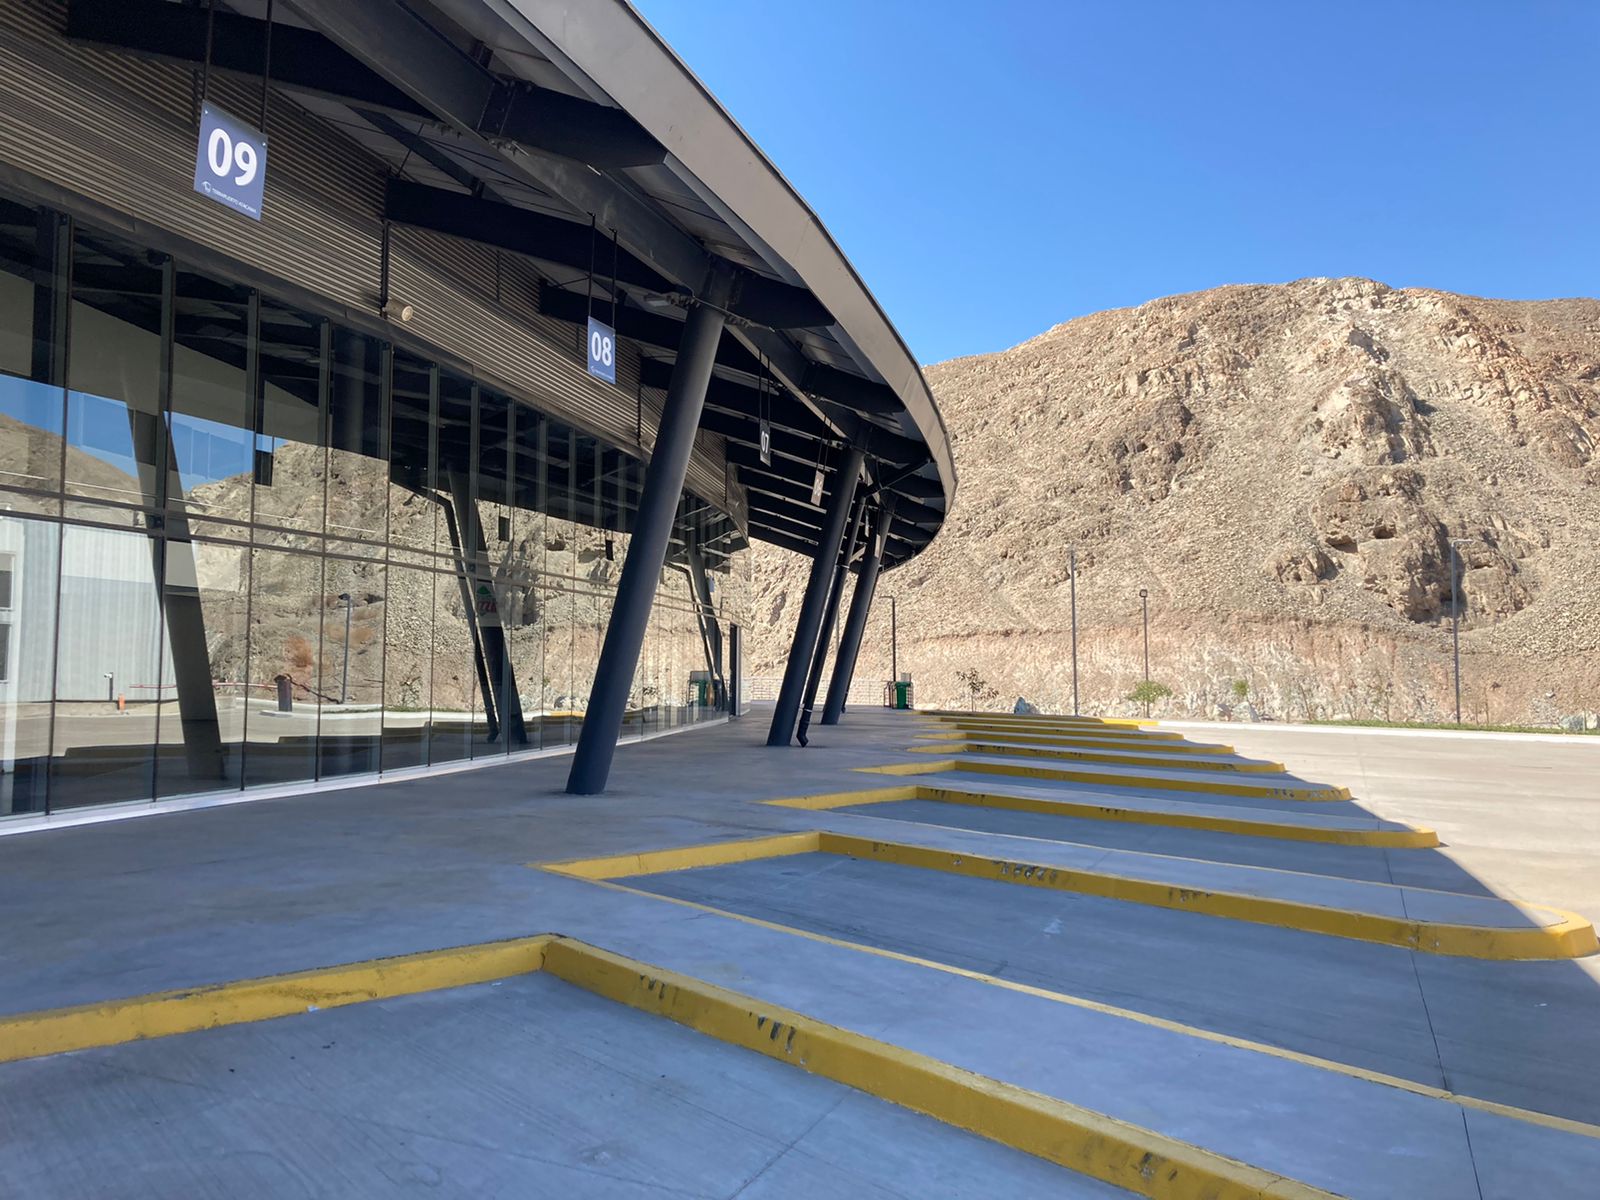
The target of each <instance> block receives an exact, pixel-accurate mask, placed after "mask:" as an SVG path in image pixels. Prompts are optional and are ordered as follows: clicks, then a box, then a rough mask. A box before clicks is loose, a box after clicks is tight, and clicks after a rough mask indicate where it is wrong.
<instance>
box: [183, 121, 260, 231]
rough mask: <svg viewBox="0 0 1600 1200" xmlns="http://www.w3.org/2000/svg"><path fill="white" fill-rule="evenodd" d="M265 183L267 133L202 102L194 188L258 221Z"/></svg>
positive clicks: (195, 158) (195, 159)
mask: <svg viewBox="0 0 1600 1200" xmlns="http://www.w3.org/2000/svg"><path fill="white" fill-rule="evenodd" d="M266 182H267V135H266V134H264V133H262V132H261V131H260V130H259V129H256V128H255V127H254V126H251V125H246V124H245V123H244V122H243V121H241V120H239V119H238V118H237V117H231V116H229V115H228V114H227V113H225V112H223V111H222V110H221V109H220V108H217V107H216V106H215V105H212V104H202V105H201V106H200V144H199V145H198V146H197V147H196V148H195V154H194V190H195V191H197V192H199V193H200V194H201V195H202V196H209V197H210V198H211V199H213V200H215V201H216V202H217V203H218V204H223V205H226V206H227V207H228V208H231V209H233V210H234V211H235V212H242V213H243V214H244V215H245V216H247V217H249V218H250V219H251V220H252V221H259V220H261V199H262V195H263V194H264V192H265V190H266Z"/></svg>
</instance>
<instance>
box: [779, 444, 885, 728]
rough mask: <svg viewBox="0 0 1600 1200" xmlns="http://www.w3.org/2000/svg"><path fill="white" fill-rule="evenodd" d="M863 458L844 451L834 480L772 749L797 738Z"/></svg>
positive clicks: (852, 449) (785, 673) (785, 675)
mask: <svg viewBox="0 0 1600 1200" xmlns="http://www.w3.org/2000/svg"><path fill="white" fill-rule="evenodd" d="M864 457H865V455H863V453H862V451H861V449H860V447H858V446H851V447H850V448H849V449H848V450H846V451H845V455H844V462H843V463H841V464H840V466H839V471H838V474H837V475H836V476H835V477H834V478H835V483H834V487H833V494H832V495H831V496H830V497H829V498H828V511H827V515H826V518H825V519H824V522H823V527H822V538H821V540H820V541H819V542H818V544H817V556H816V558H814V559H812V561H811V577H810V579H808V580H807V581H806V591H805V598H804V599H802V600H801V602H800V614H799V617H798V618H797V619H796V621H795V627H794V642H793V644H792V645H791V646H790V647H789V663H788V665H787V666H786V667H785V668H784V671H783V685H782V687H780V688H779V689H778V706H777V711H776V712H774V713H773V714H772V729H771V731H770V732H769V733H768V734H767V745H769V746H787V745H788V744H789V739H790V738H791V737H792V736H793V735H794V726H795V719H796V718H797V717H799V715H800V700H801V692H802V691H803V690H804V688H805V682H806V673H807V671H808V670H809V669H810V667H811V656H812V654H813V653H814V652H815V651H816V648H817V633H818V632H819V630H820V629H821V627H822V609H823V605H824V604H825V603H826V602H827V599H828V589H829V586H830V584H831V583H832V580H833V570H834V565H835V563H836V562H837V561H838V557H839V544H840V543H841V542H843V541H844V526H845V522H846V521H847V520H848V519H849V517H850V506H851V505H852V504H853V503H855V496H856V481H857V480H858V479H859V478H860V476H861V464H862V460H863V458H864Z"/></svg>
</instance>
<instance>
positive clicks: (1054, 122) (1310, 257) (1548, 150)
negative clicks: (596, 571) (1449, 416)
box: [634, 0, 1600, 362]
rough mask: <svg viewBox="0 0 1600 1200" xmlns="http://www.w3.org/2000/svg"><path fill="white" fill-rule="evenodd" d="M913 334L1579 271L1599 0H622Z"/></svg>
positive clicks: (1588, 193)
mask: <svg viewBox="0 0 1600 1200" xmlns="http://www.w3.org/2000/svg"><path fill="white" fill-rule="evenodd" d="M634 2H635V3H636V4H637V5H638V7H639V9H640V11H641V12H643V13H644V15H645V17H646V18H647V19H648V20H649V21H650V22H651V23H652V24H653V25H654V26H655V27H656V28H657V30H659V31H660V33H661V34H662V36H663V37H665V38H666V40H667V41H668V42H669V43H670V44H671V45H672V46H673V47H674V48H675V49H676V50H677V51H678V53H679V54H680V55H681V56H682V57H683V59H684V60H685V61H686V62H687V63H688V64H689V66H690V67H691V68H692V69H693V70H694V71H695V72H696V73H697V74H698V75H699V76H700V78H701V79H702V80H704V81H705V83H706V84H707V86H709V87H710V88H711V90H712V91H713V92H714V93H716V95H717V96H718V98H719V99H721V100H722V102H723V104H724V105H725V106H726V107H727V108H728V110H729V111H730V112H732V113H733V115H734V117H735V118H736V119H737V120H738V121H739V122H740V123H741V124H742V125H743V126H744V127H745V129H746V130H747V131H749V133H750V134H751V136H753V137H754V138H755V140H756V141H757V142H758V143H759V144H760V145H761V147H762V148H763V149H764V150H765V151H766V152H767V154H768V156H769V157H770V158H771V159H772V160H773V161H774V162H775V163H777V164H778V167H779V168H780V169H781V170H782V171H783V172H784V173H785V175H787V176H788V178H789V180H790V181H791V182H792V183H793V184H794V185H795V187H796V188H797V189H798V190H799V191H800V194H801V195H803V196H804V197H805V198H806V199H807V200H808V201H809V202H810V203H811V205H812V207H813V208H814V209H815V210H816V211H817V212H818V214H819V215H820V216H821V217H822V219H823V221H824V222H825V223H826V224H827V225H828V227H829V229H830V230H831V231H832V232H833V235H834V237H835V238H836V239H837V240H838V242H839V244H840V245H841V246H842V247H843V248H844V250H845V253H846V254H848V255H849V256H850V258H851V259H852V261H853V262H854V263H855V265H856V267H857V269H858V270H859V271H860V272H861V274H862V276H863V277H864V278H865V279H866V281H867V284H868V286H869V287H871V288H872V290H873V291H874V292H875V293H876V295H877V296H878V299H879V300H880V301H881V302H882V304H883V306H884V308H885V310H886V311H887V312H888V314H889V316H890V318H891V319H892V320H893V321H894V322H895V324H896V325H897V326H899V328H900V331H901V332H902V333H903V334H904V335H905V337H906V340H907V341H908V342H909V343H910V345H911V348H912V349H913V351H915V353H916V354H917V356H918V357H919V358H920V359H922V361H923V362H937V361H939V360H941V359H945V358H950V357H953V356H955V355H960V354H972V353H978V352H982V351H989V350H998V349H1001V348H1003V347H1006V346H1010V345H1014V344H1015V343H1017V342H1019V341H1022V340H1024V339H1026V338H1028V337H1031V336H1033V335H1034V334H1036V333H1039V332H1041V331H1043V330H1045V329H1047V328H1049V327H1050V326H1051V325H1054V324H1056V323H1058V322H1060V321H1064V320H1067V319H1069V318H1071V317H1074V316H1079V315H1081V314H1083V313H1088V312H1094V311H1097V310H1099V309H1103V308H1113V307H1118V306H1121V305H1129V304H1139V303H1142V302H1144V301H1145V300H1149V299H1152V298H1154V297H1157V296H1164V295H1169V294H1172V293H1175V292H1185V291H1193V290H1195V289H1198V288H1206V287H1213V286H1216V285H1218V284H1224V283H1241V282H1277V281H1282V280H1288V279H1298V278H1301V277H1304V276H1308V275H1365V276H1370V277H1373V278H1376V279H1381V280H1383V281H1384V282H1386V283H1390V284H1394V285H1395V286H1408V285H1414V286H1425V287H1436V288H1444V289H1447V290H1450V291H1460V292H1469V293H1474V294H1477V295H1487V296H1502V297H1511V298H1519V299H1532V298H1543V297H1550V296H1574V295H1588V296H1593V295H1596V294H1600V280H1597V278H1596V273H1597V270H1600V0H1493V2H1489V0H1482V2H1480V0H988V2H987V3H960V4H957V3H954V2H953V0H634Z"/></svg>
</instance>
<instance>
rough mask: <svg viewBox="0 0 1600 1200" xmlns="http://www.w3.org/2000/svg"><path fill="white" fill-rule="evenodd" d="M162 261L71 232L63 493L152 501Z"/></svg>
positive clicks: (160, 453)
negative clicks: (67, 386) (65, 452)
mask: <svg viewBox="0 0 1600 1200" xmlns="http://www.w3.org/2000/svg"><path fill="white" fill-rule="evenodd" d="M167 275H168V271H167V263H166V260H165V259H164V258H163V257H162V256H159V255H155V254H151V253H149V252H148V251H145V250H141V249H139V248H138V247H136V246H131V245H128V244H126V243H124V242H122V241H119V240H118V239H115V238H112V237H109V236H106V235H103V234H98V233H90V232H86V231H83V230H79V232H78V233H77V234H76V236H75V237H74V238H73V245H72V317H71V322H72V323H71V329H72V336H71V339H70V353H69V355H68V366H67V378H68V381H69V384H70V388H71V390H70V391H69V392H68V393H67V421H66V427H67V443H68V451H67V456H66V486H67V492H68V494H70V495H77V496H87V497H93V498H96V499H102V500H112V501H116V502H119V503H123V504H140V503H143V504H156V503H158V502H159V500H160V495H159V493H160V488H159V486H158V478H157V471H158V470H159V468H160V467H161V465H162V462H163V460H164V452H165V446H164V444H163V443H164V441H165V439H164V438H158V434H157V431H158V429H159V428H160V414H161V407H162V406H161V342H162V323H163V318H164V315H165V310H166V299H167Z"/></svg>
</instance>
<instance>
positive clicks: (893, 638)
mask: <svg viewBox="0 0 1600 1200" xmlns="http://www.w3.org/2000/svg"><path fill="white" fill-rule="evenodd" d="M899 682H900V625H899V623H898V621H897V620H896V617H895V611H894V597H893V596H890V597H889V686H890V687H891V688H893V687H894V685H895V684H897V683H899Z"/></svg>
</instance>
